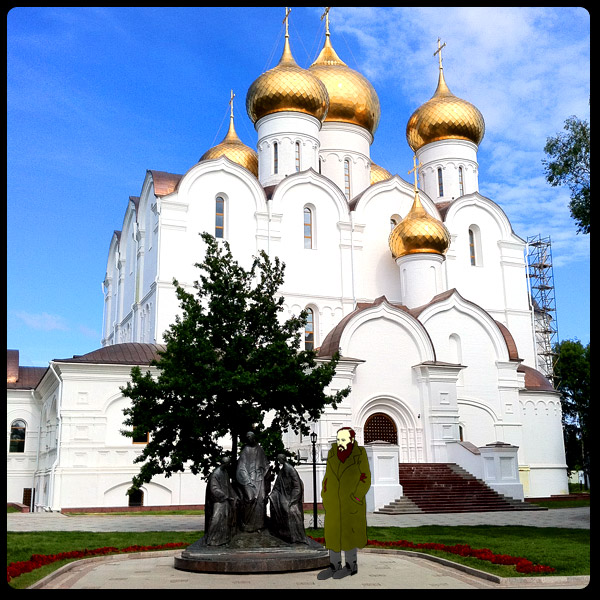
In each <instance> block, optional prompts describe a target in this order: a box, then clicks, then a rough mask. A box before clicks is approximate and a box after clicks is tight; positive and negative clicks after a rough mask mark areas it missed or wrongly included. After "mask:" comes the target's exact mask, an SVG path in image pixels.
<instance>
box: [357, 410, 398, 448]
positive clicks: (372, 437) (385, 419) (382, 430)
mask: <svg viewBox="0 0 600 600" xmlns="http://www.w3.org/2000/svg"><path fill="white" fill-rule="evenodd" d="M363 435H364V443H365V444H369V443H370V442H375V441H382V442H387V443H388V444H398V430H397V429H396V423H394V421H393V419H392V418H391V417H389V416H388V415H386V414H385V413H382V412H378V413H375V414H372V415H371V416H370V417H369V418H368V419H367V421H366V423H365V427H364V433H363Z"/></svg>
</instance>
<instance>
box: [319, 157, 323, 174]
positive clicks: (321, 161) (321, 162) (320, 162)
mask: <svg viewBox="0 0 600 600" xmlns="http://www.w3.org/2000/svg"><path fill="white" fill-rule="evenodd" d="M322 164H323V160H322V159H321V157H320V156H319V174H320V173H321V165H322Z"/></svg>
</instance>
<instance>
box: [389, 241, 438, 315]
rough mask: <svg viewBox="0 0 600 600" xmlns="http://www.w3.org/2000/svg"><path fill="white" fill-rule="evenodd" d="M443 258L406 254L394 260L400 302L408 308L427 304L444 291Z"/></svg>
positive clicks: (431, 255)
mask: <svg viewBox="0 0 600 600" xmlns="http://www.w3.org/2000/svg"><path fill="white" fill-rule="evenodd" d="M444 258H445V257H444V256H442V255H441V254H434V253H429V252H419V253H416V254H407V255H405V256H401V257H399V258H397V259H396V264H397V265H398V268H399V270H400V301H401V302H402V304H404V305H405V306H407V307H408V308H415V307H417V306H422V305H423V304H427V303H428V302H429V301H430V300H431V299H432V298H433V297H434V296H435V295H437V294H440V293H441V292H443V291H445V289H446V286H445V281H444V273H443V269H442V263H443V262H444Z"/></svg>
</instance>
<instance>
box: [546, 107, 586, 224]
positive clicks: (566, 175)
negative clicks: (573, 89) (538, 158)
mask: <svg viewBox="0 0 600 600" xmlns="http://www.w3.org/2000/svg"><path fill="white" fill-rule="evenodd" d="M564 129H565V131H566V132H567V133H560V134H558V135H557V136H556V137H553V138H552V137H550V138H547V139H546V146H545V147H544V152H545V153H546V155H547V156H548V158H549V160H546V159H543V160H542V164H543V165H544V167H545V173H546V181H548V183H549V184H550V185H552V186H557V185H567V186H568V187H569V189H570V190H571V202H569V209H570V210H571V216H572V217H573V219H575V222H576V223H577V233H589V232H590V125H589V123H588V122H587V121H582V120H580V119H578V118H577V117H575V116H572V117H569V118H568V119H567V120H566V121H565V126H564Z"/></svg>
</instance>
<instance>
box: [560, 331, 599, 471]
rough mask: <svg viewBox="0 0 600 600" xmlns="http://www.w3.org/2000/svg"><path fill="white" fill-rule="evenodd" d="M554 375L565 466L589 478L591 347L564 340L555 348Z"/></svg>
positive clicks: (577, 341) (575, 341)
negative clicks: (561, 425)
mask: <svg viewBox="0 0 600 600" xmlns="http://www.w3.org/2000/svg"><path fill="white" fill-rule="evenodd" d="M555 352H556V353H557V354H558V359H557V361H556V363H555V365H554V375H555V377H556V380H557V381H558V391H559V392H560V393H561V403H562V413H563V430H564V433H565V450H566V454H567V466H568V468H569V470H570V471H578V470H581V469H582V470H584V471H585V472H586V473H587V474H588V476H589V456H590V441H589V436H590V424H591V423H590V344H589V343H588V344H587V346H584V345H583V344H582V343H581V342H580V341H579V340H564V341H562V342H560V344H557V345H556V346H555Z"/></svg>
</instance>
